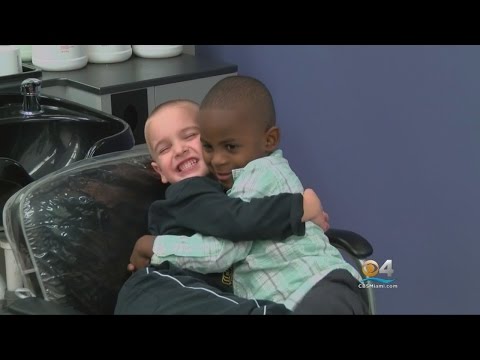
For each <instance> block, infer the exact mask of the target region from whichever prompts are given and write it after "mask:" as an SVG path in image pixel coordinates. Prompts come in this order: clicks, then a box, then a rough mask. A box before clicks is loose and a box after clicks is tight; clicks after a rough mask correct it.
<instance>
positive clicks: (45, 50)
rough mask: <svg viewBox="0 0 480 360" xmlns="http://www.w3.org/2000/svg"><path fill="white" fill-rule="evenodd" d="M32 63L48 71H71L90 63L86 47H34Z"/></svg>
mask: <svg viewBox="0 0 480 360" xmlns="http://www.w3.org/2000/svg"><path fill="white" fill-rule="evenodd" d="M32 63H33V65H35V66H37V67H39V68H40V69H42V70H46V71H70V70H77V69H81V68H83V67H84V66H85V65H87V63H88V55H87V49H86V46H85V45H32Z"/></svg>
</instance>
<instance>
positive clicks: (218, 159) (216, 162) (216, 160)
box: [212, 153, 227, 168]
mask: <svg viewBox="0 0 480 360" xmlns="http://www.w3.org/2000/svg"><path fill="white" fill-rule="evenodd" d="M226 162H227V161H226V158H225V156H222V155H221V154H219V153H213V154H212V165H213V166H214V167H216V168H218V167H220V166H222V165H225V164H226Z"/></svg>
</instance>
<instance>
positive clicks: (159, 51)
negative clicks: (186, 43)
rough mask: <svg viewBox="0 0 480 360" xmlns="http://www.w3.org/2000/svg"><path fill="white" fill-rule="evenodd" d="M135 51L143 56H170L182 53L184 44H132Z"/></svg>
mask: <svg viewBox="0 0 480 360" xmlns="http://www.w3.org/2000/svg"><path fill="white" fill-rule="evenodd" d="M132 48H133V53H134V54H135V55H137V56H139V57H143V58H154V59H160V58H169V57H173V56H177V55H180V54H181V53H182V52H183V45H132Z"/></svg>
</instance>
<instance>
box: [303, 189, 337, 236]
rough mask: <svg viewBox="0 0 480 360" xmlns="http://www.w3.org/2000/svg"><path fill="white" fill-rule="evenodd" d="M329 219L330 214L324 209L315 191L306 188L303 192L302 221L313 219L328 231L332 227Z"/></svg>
mask: <svg viewBox="0 0 480 360" xmlns="http://www.w3.org/2000/svg"><path fill="white" fill-rule="evenodd" d="M328 220H329V217H328V214H327V213H326V212H325V211H324V210H323V206H322V203H321V202H320V199H319V198H318V196H317V194H316V193H315V191H313V190H312V189H305V191H304V192H303V217H302V221H303V222H307V221H312V222H313V223H314V224H316V225H318V226H320V227H321V228H322V229H323V231H327V230H328V229H329V228H330V225H329V223H328Z"/></svg>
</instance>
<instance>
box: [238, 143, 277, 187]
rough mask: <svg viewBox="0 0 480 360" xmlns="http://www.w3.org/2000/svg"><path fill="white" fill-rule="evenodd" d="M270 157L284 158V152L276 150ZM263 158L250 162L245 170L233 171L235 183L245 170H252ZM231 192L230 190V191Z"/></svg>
mask: <svg viewBox="0 0 480 360" xmlns="http://www.w3.org/2000/svg"><path fill="white" fill-rule="evenodd" d="M269 156H271V157H275V158H283V152H282V150H280V149H277V150H275V151H274V152H273V153H271V154H270V155H269ZM261 159H262V158H258V159H255V160H252V161H250V162H249V163H248V164H247V165H246V166H245V167H243V168H240V169H233V170H232V177H233V182H235V181H236V180H237V179H238V177H239V176H240V175H242V173H243V172H244V171H245V170H247V171H248V170H249V169H250V168H252V167H253V166H255V164H256V162H257V161H258V160H261ZM229 191H230V190H229Z"/></svg>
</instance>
